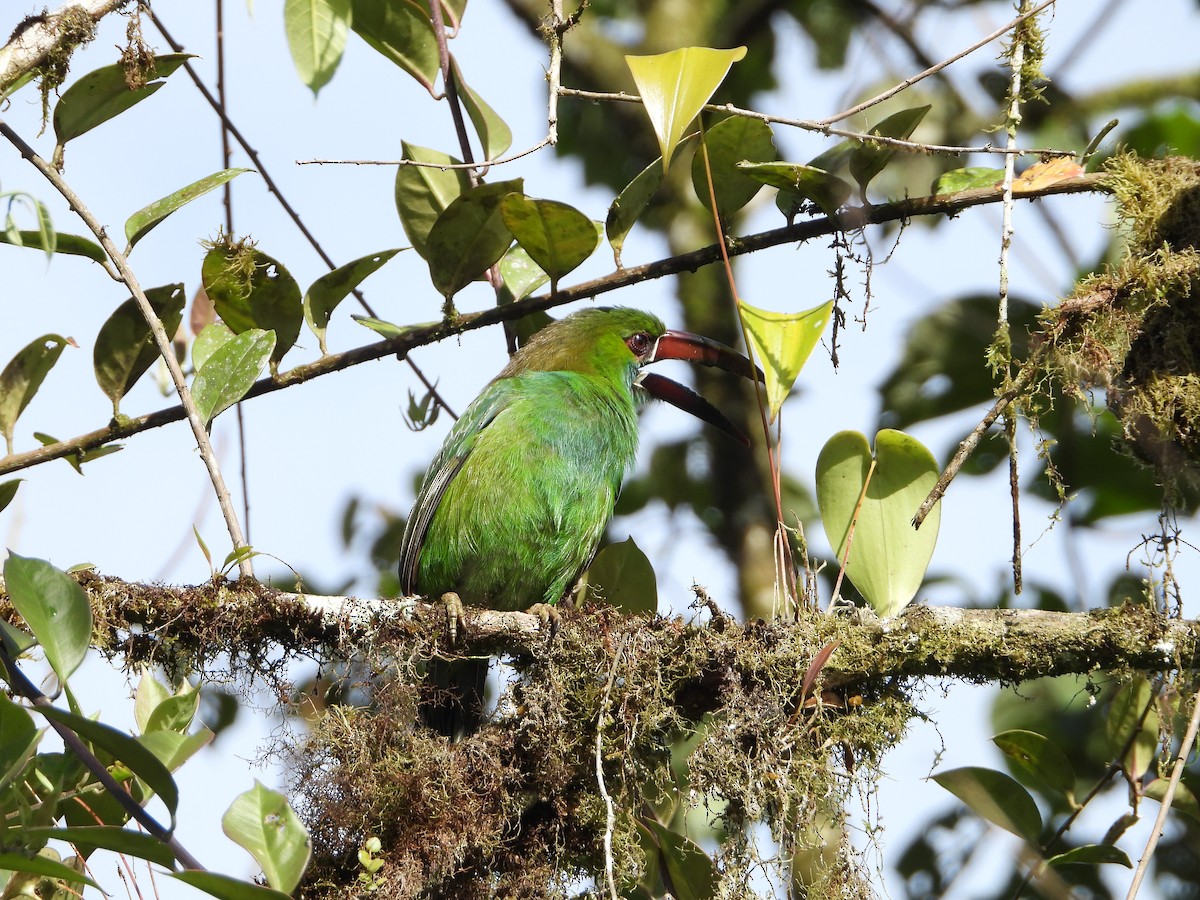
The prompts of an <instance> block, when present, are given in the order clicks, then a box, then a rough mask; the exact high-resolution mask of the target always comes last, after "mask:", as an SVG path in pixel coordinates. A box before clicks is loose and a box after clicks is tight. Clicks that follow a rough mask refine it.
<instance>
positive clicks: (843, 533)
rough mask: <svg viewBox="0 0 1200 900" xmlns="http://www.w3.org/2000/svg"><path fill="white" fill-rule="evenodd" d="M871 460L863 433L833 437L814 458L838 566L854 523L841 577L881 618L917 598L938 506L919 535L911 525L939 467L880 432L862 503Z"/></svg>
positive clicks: (894, 435)
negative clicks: (848, 552) (848, 553)
mask: <svg viewBox="0 0 1200 900" xmlns="http://www.w3.org/2000/svg"><path fill="white" fill-rule="evenodd" d="M871 460H872V456H871V448H870V446H869V445H868V444H867V439H866V437H864V436H863V435H862V434H859V433H858V432H856V431H842V432H839V433H838V434H835V435H834V436H833V437H831V438H830V439H829V440H828V441H827V442H826V443H825V446H824V447H823V448H822V449H821V453H820V456H818V458H817V505H818V506H819V507H820V510H821V524H822V525H823V526H824V528H825V535H826V536H827V537H828V538H829V543H830V545H831V546H833V547H834V548H835V550H836V552H837V558H838V560H839V561H844V560H845V559H846V544H847V542H848V540H849V533H850V526H851V523H852V522H853V524H854V535H853V544H852V546H851V547H850V561H849V564H848V565H847V566H846V574H847V575H848V576H849V578H850V580H851V581H852V582H854V586H855V587H856V588H858V590H859V592H860V593H861V594H862V595H863V596H864V597H865V598H866V599H867V602H868V603H870V604H871V607H872V608H873V609H874V610H875V612H876V613H878V614H879V615H880V616H882V617H884V618H886V617H888V616H893V615H895V614H896V613H898V612H899V611H900V610H901V609H903V608H904V607H905V606H907V605H908V603H909V602H910V601H911V600H912V598H913V597H914V596H915V595H916V593H917V590H918V588H920V586H921V582H922V580H923V579H924V577H925V570H926V569H927V568H928V566H929V560H930V558H931V557H932V556H933V548H934V545H935V544H936V543H937V534H938V526H939V524H940V522H941V505H940V504H938V505H935V506H934V507H933V509H932V510H931V511H930V513H929V515H928V517H926V519H925V522H924V524H923V525H922V526H921V528H920V529H919V530H918V529H915V528H913V526H912V518H913V516H914V515H915V514H916V512H917V507H919V506H920V505H921V502H922V501H923V500H924V499H925V498H926V497H927V496H928V495H929V491H930V490H931V489H932V488H933V485H934V484H935V483H936V482H937V479H938V466H937V461H936V460H935V459H934V458H933V454H932V453H930V452H929V450H927V449H926V448H925V446H924V445H923V444H921V442H920V441H918V440H917V439H916V438H914V437H910V436H909V435H907V434H904V433H903V432H900V431H892V430H891V429H884V430H882V431H880V432H879V433H878V434H876V435H875V471H874V473H873V474H871V476H870V479H871V480H870V484H869V486H868V487H867V489H866V495H865V496H863V484H864V483H865V482H866V479H867V476H868V472H870V469H871ZM860 497H862V507H861V509H858V515H857V520H856V519H855V510H856V508H857V507H858V503H859V498H860Z"/></svg>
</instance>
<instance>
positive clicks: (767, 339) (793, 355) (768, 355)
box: [738, 300, 833, 422]
mask: <svg viewBox="0 0 1200 900" xmlns="http://www.w3.org/2000/svg"><path fill="white" fill-rule="evenodd" d="M738 309H739V310H740V312H741V314H742V322H743V323H744V324H745V326H746V333H747V334H748V335H749V336H750V343H751V344H752V345H753V347H754V355H755V356H756V357H757V358H758V361H759V362H760V363H762V366H763V372H764V374H765V375H766V382H767V406H768V408H769V409H770V411H771V421H772V422H773V421H775V417H776V416H777V415H779V410H780V408H781V407H782V406H783V401H784V400H786V399H787V396H788V394H789V393H790V392H791V390H792V385H793V384H795V383H796V378H797V377H798V376H799V375H800V370H801V369H802V368H804V364H805V363H806V362H808V357H809V356H810V355H811V354H812V352H813V348H814V347H816V346H817V342H818V341H820V340H821V335H822V334H823V333H824V331H825V326H826V325H827V324H829V316H830V315H831V314H832V312H833V301H832V300H830V301H828V302H827V303H823V304H821V305H820V306H814V307H813V308H812V309H808V310H805V311H804V312H799V313H777V312H770V311H769V310H765V309H759V308H758V307H755V306H751V305H750V304H749V303H745V302H742V303H739V304H738Z"/></svg>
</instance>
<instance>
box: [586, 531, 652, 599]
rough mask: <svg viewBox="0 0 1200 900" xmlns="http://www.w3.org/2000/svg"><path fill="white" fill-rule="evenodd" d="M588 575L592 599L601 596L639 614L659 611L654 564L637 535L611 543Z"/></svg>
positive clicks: (588, 587)
mask: <svg viewBox="0 0 1200 900" xmlns="http://www.w3.org/2000/svg"><path fill="white" fill-rule="evenodd" d="M584 577H585V579H586V589H587V594H586V597H587V599H588V600H592V599H596V600H599V601H600V602H602V603H607V604H608V605H609V606H615V607H617V609H620V610H623V611H625V612H627V613H629V614H630V615H635V616H636V615H651V616H652V615H654V614H655V613H656V612H658V581H657V579H656V578H655V575H654V567H653V566H652V565H650V560H649V559H648V558H647V557H646V554H645V553H643V552H642V550H641V548H640V547H638V545H637V544H635V543H634V542H633V538H627V539H626V540H624V541H622V542H621V543H619V544H609V545H608V546H607V547H605V548H604V549H603V550H601V551H600V552H599V553H597V554H596V558H595V559H594V560H592V563H591V565H589V566H588V568H587V572H586V574H585V576H584Z"/></svg>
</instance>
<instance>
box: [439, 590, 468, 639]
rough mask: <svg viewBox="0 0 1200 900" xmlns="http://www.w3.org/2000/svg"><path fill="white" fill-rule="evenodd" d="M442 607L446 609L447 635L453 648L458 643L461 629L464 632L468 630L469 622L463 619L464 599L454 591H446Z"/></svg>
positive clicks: (443, 595)
mask: <svg viewBox="0 0 1200 900" xmlns="http://www.w3.org/2000/svg"><path fill="white" fill-rule="evenodd" d="M442 605H443V606H444V607H446V635H447V637H448V638H449V639H450V644H451V646H453V645H454V644H457V643H458V631H459V629H460V628H461V629H462V630H463V631H464V632H465V631H466V630H467V620H466V619H465V618H463V602H462V598H461V597H459V596H458V594H456V593H454V591H446V593H444V594H442Z"/></svg>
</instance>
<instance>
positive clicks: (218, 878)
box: [167, 869, 292, 900]
mask: <svg viewBox="0 0 1200 900" xmlns="http://www.w3.org/2000/svg"><path fill="white" fill-rule="evenodd" d="M167 874H169V875H170V876H171V877H172V878H175V879H178V880H179V881H182V882H183V883H184V884H190V885H191V886H192V887H194V888H196V889H198V890H201V891H204V893H206V894H209V895H211V896H213V897H218V898H220V900H292V898H291V897H290V896H289V895H287V894H285V893H283V892H281V891H276V890H272V889H271V888H268V887H263V886H262V885H259V884H252V883H250V882H249V881H242V880H240V879H238V878H231V877H229V876H228V875H218V874H217V873H216V872H198V871H196V870H194V869H189V870H188V871H186V872H168V873H167Z"/></svg>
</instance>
